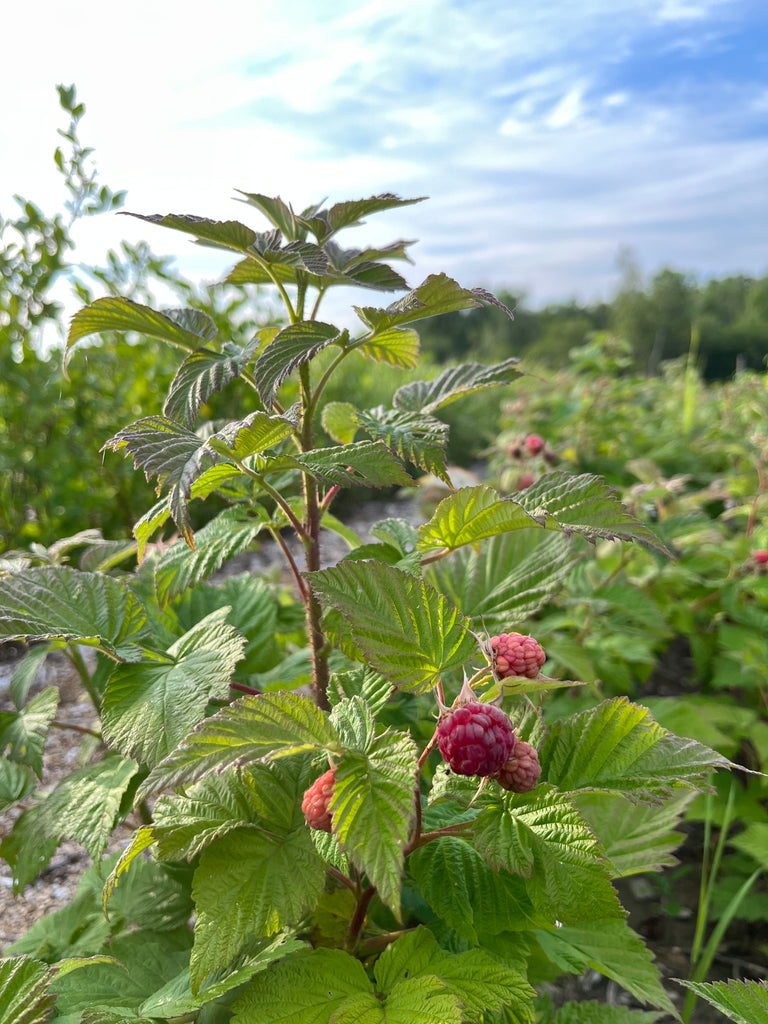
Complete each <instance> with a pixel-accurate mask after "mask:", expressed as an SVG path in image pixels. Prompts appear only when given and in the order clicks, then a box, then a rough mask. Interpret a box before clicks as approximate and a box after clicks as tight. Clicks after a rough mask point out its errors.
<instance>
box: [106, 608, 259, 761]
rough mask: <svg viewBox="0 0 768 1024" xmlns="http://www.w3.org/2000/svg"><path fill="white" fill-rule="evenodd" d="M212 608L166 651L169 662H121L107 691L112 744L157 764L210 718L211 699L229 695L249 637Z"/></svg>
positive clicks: (134, 755) (107, 723)
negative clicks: (197, 725) (201, 723)
mask: <svg viewBox="0 0 768 1024" xmlns="http://www.w3.org/2000/svg"><path fill="white" fill-rule="evenodd" d="M228 611H229V609H228V608H223V609H220V610H219V611H215V612H212V613H211V614H210V615H208V616H207V617H206V618H205V619H203V620H202V621H201V622H199V623H198V624H197V625H196V626H195V627H193V629H191V630H190V631H189V632H188V633H185V635H184V636H183V637H181V638H180V639H179V640H177V641H176V642H175V643H174V644H173V645H172V646H171V647H170V648H169V649H168V652H167V661H163V662H159V663H154V662H147V661H143V662H140V663H139V664H138V665H118V667H117V668H116V669H115V671H114V672H113V673H112V675H111V676H110V677H109V681H108V683H107V687H106V690H105V693H104V703H103V708H102V728H103V731H104V738H105V740H106V741H107V743H108V744H109V746H111V747H114V748H115V749H117V750H119V751H120V752H121V753H122V754H125V755H126V756H128V757H135V758H136V759H137V760H139V761H142V762H144V763H145V764H147V765H149V767H154V765H156V764H157V763H158V761H160V760H161V759H162V758H163V757H166V756H167V755H168V754H169V753H170V751H171V750H173V748H174V747H175V746H176V744H177V743H179V742H181V740H182V739H183V738H184V737H185V736H186V735H187V733H188V732H189V731H190V730H191V729H192V728H193V727H194V726H195V725H196V724H197V723H198V722H199V721H200V720H201V719H202V718H203V717H204V716H205V710H206V707H207V705H208V701H209V700H211V699H212V698H218V699H220V700H224V699H226V697H227V696H228V695H229V683H230V680H231V677H232V673H233V672H234V670H235V666H236V665H237V662H238V661H239V660H240V659H241V658H242V656H243V651H244V648H245V637H243V636H242V634H241V633H239V632H238V631H237V630H236V629H234V628H233V627H232V626H230V625H229V624H228V623H227V622H226V621H225V619H226V615H227V612H228Z"/></svg>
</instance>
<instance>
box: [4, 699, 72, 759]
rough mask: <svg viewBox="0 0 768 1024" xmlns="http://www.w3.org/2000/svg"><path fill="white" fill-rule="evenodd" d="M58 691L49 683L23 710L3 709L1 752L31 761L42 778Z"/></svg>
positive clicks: (9, 756)
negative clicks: (45, 748) (47, 738)
mask: <svg viewBox="0 0 768 1024" xmlns="http://www.w3.org/2000/svg"><path fill="white" fill-rule="evenodd" d="M58 706H59V691H58V689H57V688H56V687H55V686H49V687H46V689H45V690H43V691H42V692H41V693H38V694H37V695H36V696H35V697H33V698H32V700H31V701H30V702H29V704H27V706H26V707H25V708H22V709H21V711H0V754H4V755H5V756H6V757H8V758H10V759H11V761H16V762H18V763H19V764H25V765H28V766H29V767H30V768H31V769H32V770H33V771H34V773H35V775H37V777H38V778H39V779H41V778H42V776H43V748H44V747H45V740H46V737H47V736H48V727H49V726H50V724H51V722H52V721H53V719H54V718H55V717H56V709H57V707H58Z"/></svg>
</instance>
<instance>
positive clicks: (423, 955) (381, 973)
mask: <svg viewBox="0 0 768 1024" xmlns="http://www.w3.org/2000/svg"><path fill="white" fill-rule="evenodd" d="M374 974H375V977H376V984H377V987H378V989H379V990H380V991H381V992H384V993H387V992H390V991H392V990H394V989H395V988H396V987H397V986H398V985H399V984H402V983H403V982H404V981H406V980H407V979H409V978H423V977H429V976H433V977H435V978H438V979H439V980H440V981H441V982H442V983H443V984H444V985H445V987H446V988H447V990H448V992H450V993H451V994H452V995H453V996H454V997H456V998H458V1000H459V1003H460V1005H461V1006H462V1008H463V1013H462V1015H461V1017H460V1019H461V1020H466V1021H481V1020H482V1019H483V1014H484V1013H488V1012H491V1011H496V1012H498V1011H499V1010H501V1009H502V1008H503V1007H504V1006H505V1005H507V1004H510V1003H512V1004H520V1003H525V1002H530V1000H532V999H533V997H534V995H535V992H534V990H533V989H532V988H531V987H530V985H528V983H527V982H526V981H525V979H524V978H523V977H522V976H521V975H520V974H518V973H517V972H516V971H514V970H512V969H511V968H509V967H507V966H505V965H504V964H503V963H500V962H499V960H495V959H493V958H492V957H491V956H489V955H488V954H487V953H486V952H484V951H483V950H481V949H473V950H469V951H468V952H465V953H449V952H447V951H445V950H443V949H441V948H440V946H439V945H438V943H437V940H436V939H435V937H434V935H433V934H432V932H430V931H429V930H428V929H427V928H425V927H424V926H423V925H419V927H418V928H416V929H414V930H413V931H411V932H407V933H406V934H405V935H402V936H401V937H400V938H399V939H397V940H396V941H395V942H393V943H392V944H391V945H389V946H387V948H386V949H385V950H384V952H383V953H382V954H381V956H380V957H379V959H378V960H377V961H376V966H375V968H374ZM387 1005H388V1003H387Z"/></svg>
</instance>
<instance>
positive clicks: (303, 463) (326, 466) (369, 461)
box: [268, 441, 413, 487]
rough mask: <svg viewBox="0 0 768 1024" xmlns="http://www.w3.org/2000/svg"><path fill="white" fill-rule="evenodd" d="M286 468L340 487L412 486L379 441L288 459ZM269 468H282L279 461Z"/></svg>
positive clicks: (392, 456) (324, 450) (346, 445)
mask: <svg viewBox="0 0 768 1024" xmlns="http://www.w3.org/2000/svg"><path fill="white" fill-rule="evenodd" d="M285 464H286V465H288V464H291V465H296V466H298V467H300V468H301V469H303V470H304V471H305V472H307V473H309V475H310V476H313V477H314V478H315V479H316V480H319V481H321V482H322V483H325V484H335V485H337V486H339V487H353V486H363V487H395V486H396V487H413V480H412V479H411V478H410V477H409V476H408V474H407V473H406V471H405V469H404V468H403V466H402V464H401V463H400V462H399V461H398V459H396V458H395V456H394V455H392V453H391V452H390V451H389V449H388V448H387V447H386V445H384V444H383V443H382V442H381V441H358V442H355V443H353V444H345V445H341V446H340V447H338V448H337V447H333V448H316V449H315V450H314V451H311V452H306V453H304V454H301V455H295V456H292V457H290V459H289V460H287V461H286V463H285ZM268 468H270V469H271V470H272V471H275V470H279V469H281V468H282V463H281V462H280V460H278V461H276V462H275V463H274V464H273V465H272V466H271V467H268Z"/></svg>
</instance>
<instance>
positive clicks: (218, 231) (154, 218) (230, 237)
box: [122, 210, 279, 255]
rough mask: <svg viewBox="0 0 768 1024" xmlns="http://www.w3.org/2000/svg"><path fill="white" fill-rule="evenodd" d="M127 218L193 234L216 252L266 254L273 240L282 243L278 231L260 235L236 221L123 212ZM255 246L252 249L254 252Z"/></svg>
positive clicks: (183, 215) (181, 215)
mask: <svg viewBox="0 0 768 1024" xmlns="http://www.w3.org/2000/svg"><path fill="white" fill-rule="evenodd" d="M122 214H123V216H125V217H136V219H137V220H145V221H147V222H148V223H150V224H158V225H160V226H161V227H164V228H173V229H174V230H175V231H183V232H185V233H186V234H188V235H194V236H195V239H196V240H197V241H198V242H201V243H202V244H204V245H211V246H213V247H214V248H216V249H234V250H235V251H236V252H242V253H245V254H246V255H249V254H250V253H251V252H252V251H257V252H258V251H263V250H265V249H267V248H268V246H269V243H270V241H273V242H274V243H275V244H279V237H278V235H277V233H276V232H265V233H264V234H259V233H257V232H256V231H254V230H253V228H249V227H246V225H245V224H241V223H240V222H239V221H237V220H209V219H208V218H207V217H195V216H193V215H192V214H175V213H167V214H165V215H163V214H160V213H152V214H148V215H145V214H141V213H131V212H130V211H129V210H123V211H122ZM252 247H253V249H252Z"/></svg>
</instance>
